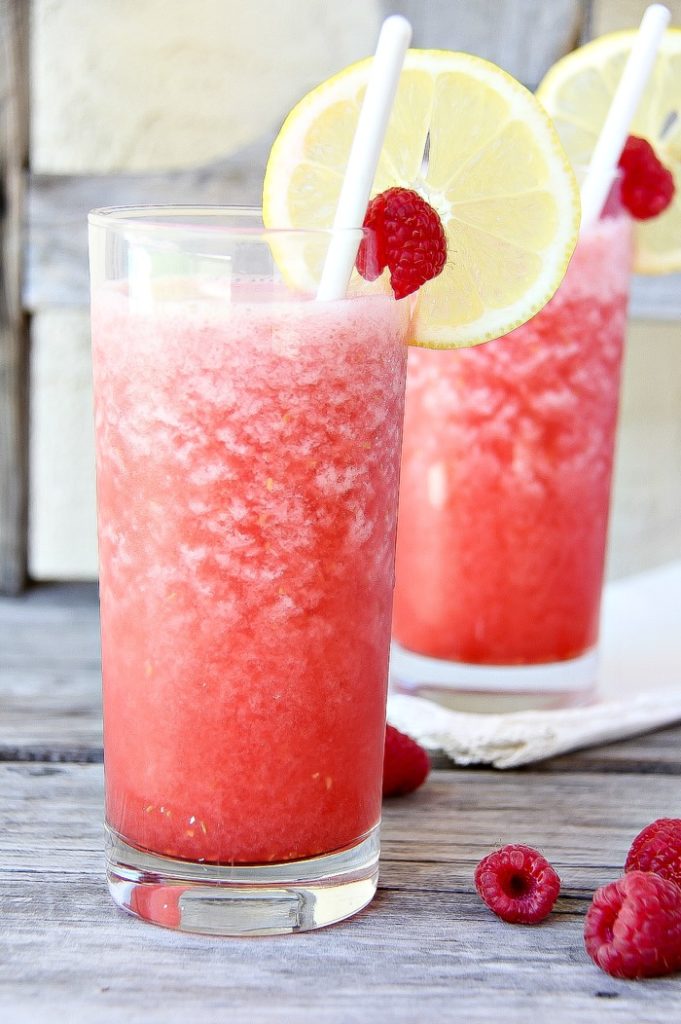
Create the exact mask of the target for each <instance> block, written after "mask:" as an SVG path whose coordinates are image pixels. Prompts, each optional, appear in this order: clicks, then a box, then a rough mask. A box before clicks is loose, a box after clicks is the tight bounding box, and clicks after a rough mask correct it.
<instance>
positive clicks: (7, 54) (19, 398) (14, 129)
mask: <svg viewBox="0 0 681 1024" xmlns="http://www.w3.org/2000/svg"><path fill="white" fill-rule="evenodd" d="M28 6H29V5H28V3H23V2H22V3H17V2H14V0H0V594H2V593H6V594H16V593H18V592H19V591H20V590H21V589H22V588H23V586H24V582H25V578H26V518H27V501H28V491H27V481H28V445H27V337H28V335H27V325H26V319H25V316H24V312H23V309H22V298H21V287H22V259H23V252H22V245H23V237H22V229H23V195H24V172H25V168H26V164H27V160H28Z"/></svg>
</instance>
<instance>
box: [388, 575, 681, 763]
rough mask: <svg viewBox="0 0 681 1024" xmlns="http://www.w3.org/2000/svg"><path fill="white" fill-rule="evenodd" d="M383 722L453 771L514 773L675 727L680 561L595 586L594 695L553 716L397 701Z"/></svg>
mask: <svg viewBox="0 0 681 1024" xmlns="http://www.w3.org/2000/svg"><path fill="white" fill-rule="evenodd" d="M388 721H389V722H391V724H392V725H394V726H396V727H397V728H398V729H400V730H402V731H403V732H406V733H408V734H409V735H410V736H413V737H414V739H416V740H418V741H419V742H420V743H422V744H423V745H424V746H425V747H427V748H429V749H430V750H442V751H444V752H445V753H446V754H447V755H448V756H449V757H450V758H451V759H452V760H453V761H455V762H456V764H461V765H467V764H491V765H494V766H495V767H496V768H515V767H517V766H518V765H522V764H529V763H530V762H531V761H540V760H542V759H543V758H546V757H552V756H554V755H555V754H563V753H565V752H566V751H568V750H576V749H577V748H579V747H588V746H594V745H595V744H598V743H607V742H609V741H612V740H618V739H623V738H624V737H626V736H633V735H636V734H637V733H643V732H650V731H651V730H653V729H658V728H660V727H661V726H663V725H670V724H671V723H672V722H676V721H681V561H678V562H673V563H671V564H670V565H666V566H663V567H662V568H660V569H653V570H651V571H649V572H645V573H641V574H640V575H637V576H629V577H627V578H626V579H622V580H616V581H614V582H612V583H610V584H608V586H607V587H606V588H605V593H604V596H603V610H602V616H601V643H600V664H599V679H598V691H597V697H596V700H595V702H594V703H592V704H589V705H587V706H585V707H578V708H570V709H568V710H563V711H559V710H557V711H518V712H510V713H507V714H498V715H496V714H494V715H488V714H484V715H482V714H469V713H463V712H457V711H450V710H448V709H447V708H443V707H441V706H440V705H438V704H435V703H434V702H433V701H429V700H423V699H421V698H419V697H410V696H405V695H402V694H391V695H390V697H389V698H388Z"/></svg>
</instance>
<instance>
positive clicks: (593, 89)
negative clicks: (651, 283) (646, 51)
mask: <svg viewBox="0 0 681 1024" xmlns="http://www.w3.org/2000/svg"><path fill="white" fill-rule="evenodd" d="M635 38H636V32H633V31H632V32H614V33H612V35H607V36H601V37H600V38H599V39H595V40H594V41H593V42H592V43H587V45H586V46H582V47H581V48H580V49H579V50H574V51H573V52H572V53H570V54H568V55H567V57H563V59H562V60H559V61H558V63H557V64H555V65H554V66H553V67H552V68H551V70H550V71H549V72H548V74H547V75H546V77H545V78H544V80H543V82H542V83H541V85H540V86H539V89H538V91H537V98H538V99H539V100H540V101H541V103H543V105H544V106H545V108H546V110H547V112H548V113H549V114H550V116H551V118H552V120H553V123H554V124H555V126H556V130H557V131H558V134H559V135H560V138H561V141H562V143H563V145H564V146H565V149H566V150H567V153H568V155H569V157H570V159H571V161H572V163H573V166H575V167H577V166H583V167H586V166H588V163H589V160H590V159H591V154H592V152H593V149H594V146H595V144H596V139H597V138H598V134H599V132H600V130H601V127H602V126H603V122H604V121H605V116H606V114H607V111H608V108H609V106H610V103H611V101H612V97H613V95H614V93H615V89H616V88H617V83H618V82H619V80H620V77H621V75H622V70H623V68H624V64H625V62H626V60H627V57H628V56H629V52H630V50H631V47H632V44H633V41H634V39H635ZM630 132H631V134H632V135H638V136H640V137H642V138H644V139H647V140H648V142H650V144H651V145H652V146H653V148H654V150H655V152H656V153H657V156H658V157H659V159H660V160H661V161H662V163H663V164H664V165H665V166H666V167H668V168H669V170H670V171H671V172H672V174H673V175H674V181H675V185H676V194H675V196H674V199H673V201H672V204H671V206H669V207H668V208H667V209H666V210H665V212H664V213H662V214H660V216H659V217H654V218H652V219H651V220H647V221H635V222H634V224H635V227H634V235H635V250H634V269H635V270H637V271H638V272H639V273H641V274H664V273H667V272H669V271H673V270H681V29H669V30H668V31H667V32H666V33H665V35H664V37H663V39H662V44H661V46H660V50H659V52H658V56H657V60H656V62H655V67H654V69H653V73H652V75H651V79H650V81H649V83H648V85H647V87H646V91H645V93H644V95H643V97H642V99H641V102H640V104H639V107H638V110H637V112H636V116H635V118H634V121H633V123H632V125H631V129H630Z"/></svg>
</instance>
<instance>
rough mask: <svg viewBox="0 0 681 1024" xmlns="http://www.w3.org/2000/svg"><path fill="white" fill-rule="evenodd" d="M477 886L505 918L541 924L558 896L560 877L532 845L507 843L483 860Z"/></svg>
mask: <svg viewBox="0 0 681 1024" xmlns="http://www.w3.org/2000/svg"><path fill="white" fill-rule="evenodd" d="M475 888H476V889H477V890H478V892H479V894H480V896H481V898H482V900H483V902H484V903H486V904H487V906H488V907H489V908H490V910H493V911H494V913H495V914H497V915H498V916H499V917H500V918H502V919H503V920H504V921H510V922H511V923H512V924H538V923H539V922H540V921H543V920H544V918H545V917H547V916H548V915H549V914H550V913H551V911H552V909H553V905H554V903H555V902H556V900H557V899H558V893H559V892H560V878H559V877H558V875H557V874H556V872H555V871H554V870H553V868H552V867H551V865H550V864H549V862H548V861H547V860H546V858H545V857H543V856H542V855H541V853H538V852H537V850H533V849H532V847H531V846H520V845H513V846H504V847H502V848H501V849H500V850H495V851H494V852H493V853H490V854H489V855H488V856H487V857H485V858H484V859H483V860H481V861H480V863H479V864H478V866H477V868H476V869H475Z"/></svg>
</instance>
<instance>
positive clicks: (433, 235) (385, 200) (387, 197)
mask: <svg viewBox="0 0 681 1024" xmlns="http://www.w3.org/2000/svg"><path fill="white" fill-rule="evenodd" d="M363 226H364V227H365V228H373V230H374V232H375V234H376V242H377V244H376V246H375V248H374V249H372V248H371V247H370V246H368V245H367V243H366V241H363V242H361V243H360V247H359V252H358V253H357V270H358V271H359V273H360V274H361V275H362V277H364V278H366V279H367V281H375V280H376V278H377V277H379V276H380V275H381V273H382V272H383V271H384V270H385V268H386V267H388V269H389V270H390V284H391V286H392V289H393V292H394V294H395V298H396V299H403V298H404V297H405V296H407V295H411V294H412V293H413V292H415V291H417V290H418V289H419V288H420V287H421V285H423V284H425V283H426V281H432V279H433V278H434V277H437V276H438V274H441V273H442V270H443V268H444V266H445V263H446V262H447V236H446V235H445V230H444V228H443V226H442V221H441V220H440V218H439V216H438V215H437V213H436V211H435V210H434V209H433V207H432V206H431V205H430V204H429V203H427V202H426V200H425V199H422V198H421V196H420V195H419V194H418V193H417V192H414V191H413V189H409V188H397V187H396V188H389V189H386V191H385V192H381V193H379V195H377V196H374V198H373V199H372V200H371V202H370V203H369V206H368V208H367V212H366V216H365V218H364V225H363Z"/></svg>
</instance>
